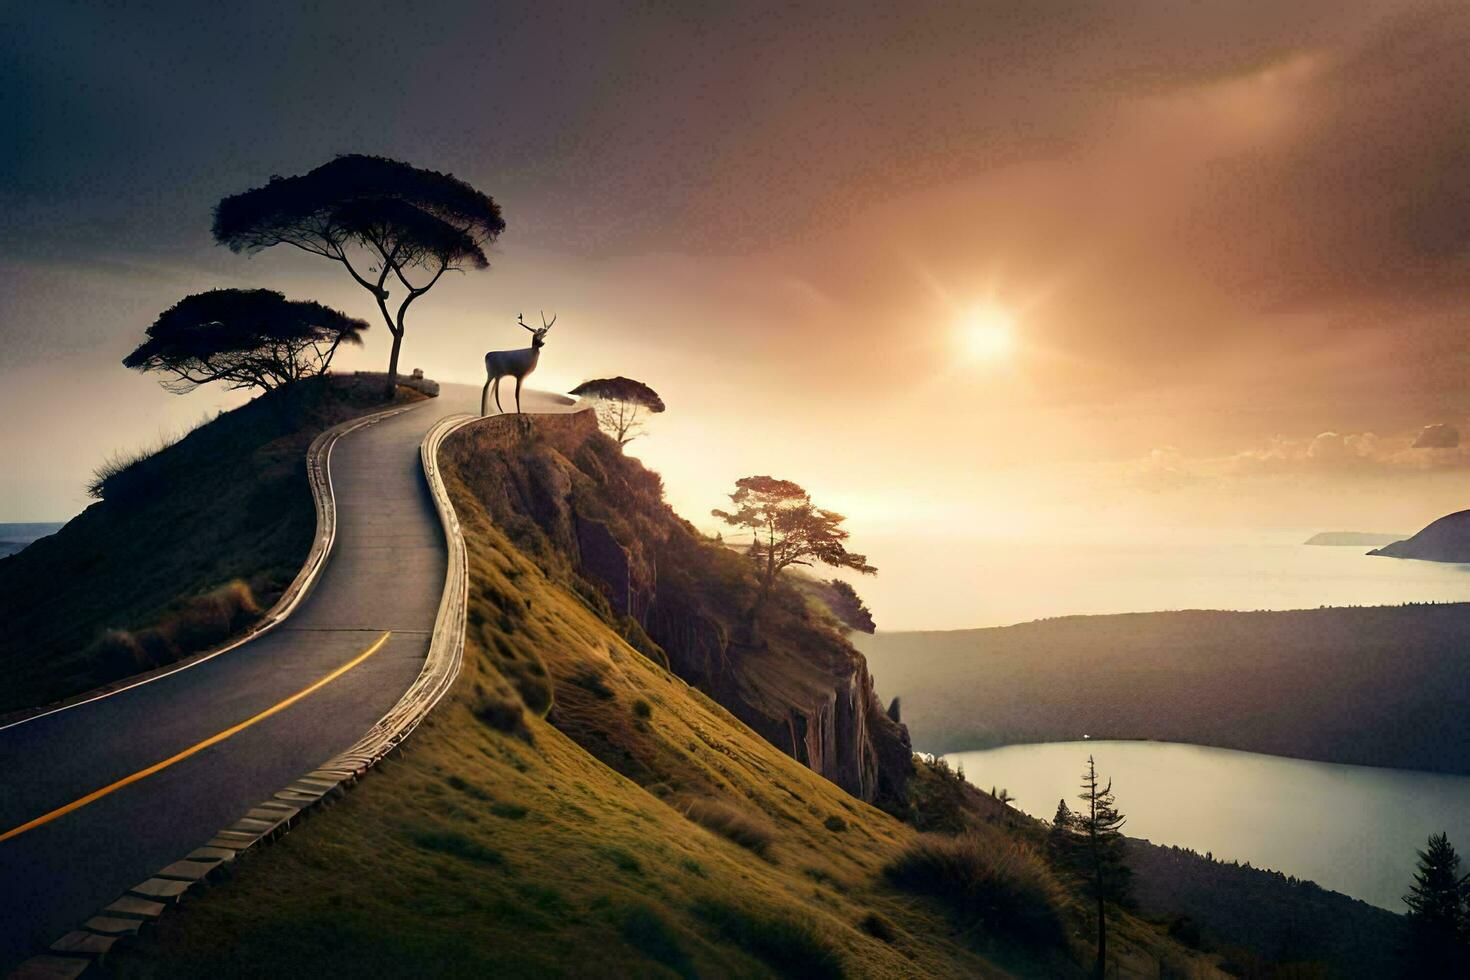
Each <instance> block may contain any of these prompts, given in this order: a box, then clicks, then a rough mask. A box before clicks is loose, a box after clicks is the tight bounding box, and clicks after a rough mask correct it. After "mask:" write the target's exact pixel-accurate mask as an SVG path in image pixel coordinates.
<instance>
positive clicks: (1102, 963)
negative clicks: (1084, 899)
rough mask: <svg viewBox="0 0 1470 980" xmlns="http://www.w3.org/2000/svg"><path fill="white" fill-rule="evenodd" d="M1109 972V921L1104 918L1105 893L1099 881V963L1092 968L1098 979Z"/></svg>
mask: <svg viewBox="0 0 1470 980" xmlns="http://www.w3.org/2000/svg"><path fill="white" fill-rule="evenodd" d="M1107 973H1108V922H1107V919H1105V918H1103V894H1102V882H1101V881H1099V882H1098V889H1097V963H1096V965H1095V966H1093V968H1092V975H1093V976H1094V977H1096V978H1097V980H1103V978H1104V977H1106V976H1107Z"/></svg>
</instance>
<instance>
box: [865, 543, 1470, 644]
mask: <svg viewBox="0 0 1470 980" xmlns="http://www.w3.org/2000/svg"><path fill="white" fill-rule="evenodd" d="M1321 530H1333V529H1330V528H1297V529H1284V530H1269V531H1253V530H1252V531H1242V530H1230V531H1222V530H1198V529H1157V530H1152V531H1150V530H1135V529H1129V530H1123V529H1119V530H1117V531H1112V530H1109V529H1100V530H1097V531H1094V532H1090V533H1088V534H1085V535H1065V536H1058V537H1054V538H1036V539H1028V538H1025V537H1000V536H996V537H964V536H963V535H957V536H955V537H948V538H944V539H938V538H935V539H932V540H926V539H922V538H916V537H913V536H908V537H905V538H904V539H903V540H902V541H899V540H887V539H885V538H881V537H880V538H877V539H875V540H872V541H865V542H864V545H865V546H866V547H867V549H868V553H869V556H870V558H871V560H872V561H873V563H874V564H876V565H878V567H879V569H880V571H879V574H878V575H877V576H876V577H863V578H854V579H853V580H852V581H853V583H854V584H855V585H856V586H857V588H858V591H859V593H860V594H861V595H862V596H863V597H864V598H865V599H866V600H867V601H868V605H869V606H870V607H871V608H872V609H873V612H874V614H875V617H876V618H877V621H878V628H879V629H882V630H918V629H923V630H939V629H971V628H976V627H982V626H1008V625H1010V624H1012V623H1021V622H1026V621H1029V620H1033V619H1043V618H1046V617H1050V616H1066V615H1073V614H1091V613H1125V612H1157V611H1161V610H1170V609H1233V610H1254V609H1312V608H1316V607H1318V606H1352V605H1385V604H1397V603H1403V602H1462V601H1470V565H1451V564H1445V563H1442V562H1426V561H1406V560H1403V559H1398V558H1381V557H1377V556H1369V555H1367V554H1366V552H1367V551H1368V549H1367V548H1357V547H1325V546H1320V545H1307V544H1304V543H1303V542H1305V541H1306V540H1307V539H1308V538H1309V537H1311V536H1312V535H1313V534H1315V533H1317V532H1318V531H1321ZM1390 530H1392V529H1390Z"/></svg>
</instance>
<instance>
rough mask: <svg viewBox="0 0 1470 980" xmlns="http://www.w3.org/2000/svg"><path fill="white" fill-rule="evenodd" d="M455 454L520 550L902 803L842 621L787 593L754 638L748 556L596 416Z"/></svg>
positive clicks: (540, 424)
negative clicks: (680, 509)
mask: <svg viewBox="0 0 1470 980" xmlns="http://www.w3.org/2000/svg"><path fill="white" fill-rule="evenodd" d="M446 452H449V453H453V454H454V455H455V461H456V464H457V465H458V466H459V467H460V472H461V473H463V474H465V475H466V477H467V480H468V482H469V483H470V485H471V489H472V490H473V492H474V493H475V494H476V495H477V496H478V497H479V498H480V499H481V500H482V501H483V502H484V503H485V505H486V507H487V509H488V510H489V512H490V513H491V515H492V516H493V517H494V519H495V521H496V522H497V524H498V525H499V526H500V527H501V528H502V529H503V530H504V531H506V532H507V534H508V535H509V536H510V537H511V538H512V539H513V540H514V541H515V543H516V545H517V546H518V547H519V548H521V550H522V551H524V552H526V553H527V554H529V555H530V556H532V557H533V558H534V559H535V560H536V561H537V562H538V563H539V564H540V565H541V566H542V568H543V569H544V570H546V571H547V572H548V574H550V575H552V576H553V577H557V578H560V579H562V580H563V581H564V582H565V583H566V584H568V585H569V586H570V587H572V588H573V589H575V590H576V591H578V592H579V593H580V594H582V595H583V597H584V598H585V599H587V600H588V601H589V604H591V605H593V606H594V607H595V608H597V609H598V610H599V612H600V613H601V614H602V615H603V617H604V618H605V619H607V620H608V622H609V623H611V624H612V625H613V626H614V627H615V628H616V629H618V630H619V631H620V632H621V633H622V634H623V635H624V636H625V637H627V638H628V639H629V641H630V642H632V643H633V645H634V646H639V647H641V648H643V649H645V650H646V651H648V652H649V653H650V655H651V656H653V657H654V658H655V659H658V658H660V657H661V656H662V657H666V658H667V663H668V666H669V668H670V669H671V670H672V671H673V672H674V673H676V674H678V675H679V676H680V677H682V678H684V679H685V680H686V681H688V682H689V683H691V684H693V685H695V686H696V687H698V688H700V689H701V690H703V691H704V692H705V693H706V694H708V695H709V696H710V697H712V698H713V699H714V700H716V701H718V702H719V703H720V704H721V705H723V706H724V707H725V708H726V709H727V710H729V711H730V712H731V713H732V714H734V715H735V716H736V717H737V718H739V719H740V720H741V721H743V722H744V723H745V724H747V725H749V726H750V727H751V728H752V729H754V730H755V731H756V732H757V733H759V734H760V735H761V736H762V737H763V738H765V739H766V740H767V741H769V742H770V743H771V744H773V745H775V746H777V747H778V748H780V749H781V750H782V751H784V752H786V753H788V754H790V755H791V756H793V757H794V758H796V759H797V760H798V761H800V762H802V763H803V764H804V765H806V766H808V767H810V768H811V769H813V770H814V771H816V772H818V773H820V774H822V775H823V776H825V777H827V778H828V779H830V780H831V781H833V782H834V783H836V784H837V785H839V786H841V787H842V788H844V789H846V790H847V791H848V792H850V793H852V794H853V795H855V796H858V797H860V798H862V799H864V800H868V801H870V802H880V803H881V802H898V801H901V800H902V799H903V798H904V790H905V784H906V782H907V779H908V774H909V772H910V771H911V768H912V761H911V754H912V753H911V749H910V746H909V738H908V731H907V729H906V728H905V727H904V726H903V725H901V724H899V723H898V722H896V721H894V720H893V719H890V718H889V717H888V715H887V714H886V713H885V712H884V711H883V708H882V705H881V703H880V702H879V700H878V697H877V695H876V693H875V689H874V684H873V678H872V675H871V674H870V673H869V672H868V667H867V662H866V661H865V660H864V659H863V656H862V655H861V654H860V653H858V652H857V651H856V650H855V649H853V647H852V646H851V645H850V644H849V643H848V642H847V640H846V638H845V636H844V634H843V632H842V630H841V629H840V627H839V626H838V625H837V624H836V622H835V621H834V620H832V619H831V618H830V617H829V616H828V615H827V614H826V612H825V611H824V610H819V609H817V608H815V606H814V605H813V604H810V603H808V602H807V601H806V600H805V599H804V598H803V596H802V594H801V593H800V592H799V591H798V590H797V589H795V588H792V587H789V586H788V587H785V588H782V589H779V590H778V592H777V594H776V595H775V596H774V597H773V599H772V601H771V602H770V603H769V606H768V611H767V613H766V614H765V615H764V622H763V625H762V628H761V630H760V632H759V636H757V635H755V633H754V632H753V631H752V630H751V629H750V628H749V626H748V625H747V624H746V622H745V619H744V616H743V611H744V610H746V609H748V608H749V606H750V603H751V600H752V598H753V595H754V582H753V579H752V577H751V575H750V572H749V570H748V569H747V568H746V559H745V558H744V557H743V556H741V555H738V554H736V553H734V552H732V551H730V550H729V549H727V548H725V547H723V546H721V545H719V544H717V543H715V542H712V541H710V540H708V539H706V538H704V537H703V536H702V535H700V534H699V533H698V532H696V531H695V530H694V529H693V528H692V527H691V526H690V525H689V524H688V523H687V522H685V521H683V520H682V519H680V518H679V517H678V515H676V514H675V513H674V512H673V511H672V510H671V509H670V508H669V507H668V505H666V504H665V503H664V502H663V488H662V482H661V481H660V480H659V478H658V475H657V474H655V473H652V472H650V471H648V470H646V469H644V468H643V466H642V465H641V464H639V463H638V462H637V461H635V460H631V459H628V458H627V457H625V456H624V455H623V454H622V451H621V450H620V449H619V448H618V447H617V445H616V444H615V443H614V442H613V441H612V440H610V439H608V438H607V437H605V436H603V435H602V434H601V433H600V432H599V431H598V430H597V424H596V420H595V418H594V417H593V415H592V413H591V412H580V413H577V414H574V415H568V416H549V417H537V418H535V419H529V418H527V419H520V420H517V423H516V424H515V425H514V426H495V427H484V428H481V429H474V430H467V431H466V432H463V433H461V434H460V435H458V436H456V437H455V439H454V440H453V441H452V442H451V443H450V444H449V445H448V446H447V447H446ZM649 641H651V642H649Z"/></svg>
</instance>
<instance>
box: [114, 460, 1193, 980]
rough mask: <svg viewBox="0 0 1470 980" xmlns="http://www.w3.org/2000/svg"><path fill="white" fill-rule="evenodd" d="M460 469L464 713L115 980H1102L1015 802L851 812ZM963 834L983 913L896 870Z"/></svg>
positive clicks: (850, 803)
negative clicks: (1090, 968)
mask: <svg viewBox="0 0 1470 980" xmlns="http://www.w3.org/2000/svg"><path fill="white" fill-rule="evenodd" d="M449 480H450V483H451V489H452V491H453V494H454V497H455V500H456V506H457V508H458V511H459V515H460V518H461V521H462V523H463V526H464V531H465V535H466V539H467V543H468V547H469V557H470V577H471V588H470V608H469V628H468V632H467V649H466V662H465V667H464V671H463V673H462V674H461V676H460V678H459V680H458V682H457V683H456V685H455V687H454V689H453V691H452V692H451V694H450V695H449V697H448V698H446V700H445V702H443V703H442V704H441V705H440V706H439V707H438V708H437V709H436V710H435V713H434V714H433V716H431V718H430V719H429V720H428V722H426V723H425V725H424V726H423V727H422V728H420V730H419V731H418V732H417V733H416V734H415V735H414V737H413V738H412V739H411V740H410V742H409V743H408V745H407V747H406V749H405V750H404V752H403V753H402V754H401V755H399V756H398V757H397V758H396V759H395V760H393V761H390V762H388V763H385V764H384V765H382V766H380V767H379V769H378V770H376V771H375V772H374V773H373V774H371V775H370V776H369V777H367V779H366V780H365V781H364V783H363V785H361V786H360V787H359V788H358V789H356V790H355V791H354V792H352V793H351V794H349V795H348V796H347V797H346V799H345V800H344V801H343V802H341V803H339V804H338V805H336V806H334V807H333V808H331V809H330V810H327V811H326V812H324V813H322V814H320V815H318V816H315V817H313V818H312V819H311V820H310V821H308V822H307V823H305V824H304V825H303V826H302V827H300V828H299V829H297V830H296V831H294V832H293V833H292V834H291V835H289V836H288V837H287V838H285V839H284V840H283V841H282V842H280V843H278V844H276V845H274V846H272V847H270V848H267V849H264V850H263V851H261V852H260V853H258V854H251V855H246V856H245V857H244V858H242V859H241V860H240V861H239V862H238V864H237V868H236V873H235V877H234V880H233V881H231V882H230V883H229V884H227V885H225V886H224V887H219V888H214V889H211V890H209V891H208V892H207V893H206V894H204V895H203V896H202V897H201V898H199V899H198V900H196V901H193V902H191V903H190V905H189V906H188V907H187V908H186V909H185V910H184V911H183V912H181V913H179V914H177V915H175V916H172V917H165V919H164V920H163V921H162V923H161V926H160V929H159V931H158V933H157V934H156V937H155V938H154V939H152V940H150V941H148V942H147V943H145V944H144V945H142V946H141V947H139V948H138V949H136V950H134V951H132V952H129V953H127V954H125V955H123V956H121V957H119V958H118V959H117V960H116V961H115V964H114V969H115V970H116V971H117V972H118V973H119V974H121V975H124V976H158V975H171V976H172V975H212V976H219V977H236V976H240V977H244V976H251V977H254V976H268V975H302V974H310V973H313V972H317V971H327V970H330V971H331V972H332V973H333V974H334V975H346V976H356V975H367V976H419V975H433V976H466V977H469V976H476V977H478V976H497V975H498V976H685V977H689V976H711V977H762V976H787V977H837V976H854V977H858V976H869V977H977V976H981V977H983V976H1000V975H1005V974H1006V973H1021V974H1024V975H1038V976H1057V977H1067V976H1083V975H1085V974H1086V970H1085V968H1084V966H1082V965H1079V964H1083V963H1085V962H1086V961H1087V959H1088V956H1089V954H1090V949H1089V947H1088V945H1087V942H1086V939H1085V938H1084V937H1085V936H1086V934H1087V925H1086V920H1085V917H1084V915H1083V912H1082V910H1081V909H1082V907H1081V904H1080V903H1079V902H1077V900H1076V899H1074V898H1073V897H1071V896H1070V895H1069V894H1067V893H1066V891H1065V890H1064V889H1063V888H1062V886H1060V885H1058V884H1057V883H1056V881H1055V880H1054V879H1053V878H1052V877H1051V875H1050V872H1049V871H1047V869H1046V868H1045V867H1044V866H1043V865H1041V863H1040V862H1039V861H1038V860H1037V859H1036V858H1035V857H1034V855H1032V854H1031V852H1030V851H1029V850H1028V848H1027V842H1026V839H1025V833H1024V830H1017V829H1015V828H1013V827H1011V826H1010V824H1009V823H1008V821H1007V819H1006V814H1005V813H1000V814H997V813H995V812H989V813H988V814H987V812H986V811H985V810H984V809H982V808H980V806H979V805H978V804H976V802H975V797H976V796H977V794H974V791H973V790H972V789H969V788H967V787H964V786H963V785H962V784H958V783H956V782H955V781H954V780H952V779H948V778H945V777H944V776H943V775H942V774H937V773H936V772H935V771H934V770H933V769H932V768H930V767H921V768H920V770H919V771H918V773H917V774H916V775H915V778H914V780H913V781H912V782H911V784H910V786H909V799H910V804H911V807H912V816H913V818H914V822H915V823H917V824H918V825H919V827H921V828H922V829H924V830H929V831H932V832H933V834H934V835H937V836H924V835H921V834H920V833H919V830H918V829H916V827H915V826H913V825H911V824H908V823H904V822H900V821H899V820H898V819H895V818H894V817H892V816H890V815H888V814H886V813H884V812H882V811H880V810H878V809H876V808H874V807H872V806H869V805H867V804H865V803H862V802H861V801H859V800H857V799H855V798H854V797H852V796H850V795H849V794H848V793H846V792H844V791H842V790H841V789H840V788H838V787H837V786H836V785H835V784H834V783H832V782H830V781H829V780H827V779H824V778H822V777H821V776H819V775H817V774H816V773H814V772H812V771H811V770H810V769H808V768H806V767H805V766H803V765H801V764H800V763H799V762H797V761H796V760H795V759H793V758H792V757H791V756H789V755H787V754H785V753H784V752H782V751H780V750H778V749H777V748H775V747H774V746H772V745H771V744H770V743H768V742H767V741H765V740H764V739H762V738H761V737H760V736H758V735H757V734H756V733H755V732H754V731H753V730H752V729H750V728H749V727H747V726H746V725H744V724H743V723H741V722H740V721H739V720H737V719H736V718H735V717H734V716H733V715H731V714H730V713H729V712H728V711H726V710H725V709H724V708H722V707H721V706H720V705H719V704H717V703H715V702H714V701H713V700H711V699H710V698H709V697H708V696H706V695H704V694H702V693H701V692H700V691H698V690H697V689H695V688H694V687H692V686H690V685H689V684H687V683H685V682H684V681H683V680H682V679H680V678H679V677H677V676H675V675H674V674H673V673H671V672H670V671H669V670H667V669H666V668H665V667H664V666H662V665H661V663H659V662H657V660H656V659H655V658H651V657H650V656H648V655H646V654H644V653H640V652H639V651H638V650H637V649H635V648H634V647H633V646H631V645H629V643H628V642H627V641H626V640H625V639H623V637H622V636H620V635H619V634H618V632H616V631H615V630H613V629H612V628H610V626H609V624H608V622H607V621H606V620H605V619H604V618H603V614H602V611H601V610H600V608H599V600H598V599H597V598H596V597H593V596H587V595H580V594H578V593H577V592H576V591H574V590H571V589H568V588H564V587H562V586H561V585H560V584H558V583H557V582H555V581H553V580H552V579H551V578H549V577H548V576H547V574H546V573H545V572H544V571H543V570H542V568H541V566H540V565H539V564H538V562H537V561H535V560H533V559H532V558H530V557H528V556H527V555H525V554H523V553H522V552H521V551H520V550H519V549H517V548H516V547H515V545H513V544H512V543H511V541H510V539H509V538H508V537H507V536H506V535H505V534H504V533H502V531H501V530H500V529H499V528H498V527H496V526H494V525H492V523H491V521H490V520H489V518H488V512H487V508H486V505H485V502H484V500H483V499H482V497H481V495H480V492H481V491H482V490H484V489H486V488H481V487H472V486H470V485H467V484H466V483H465V482H463V481H461V480H460V478H459V476H458V475H456V474H455V473H454V472H453V471H450V472H449ZM709 586H710V587H714V585H713V584H712V583H709ZM992 806H994V804H992ZM1013 818H1014V819H1015V820H1020V821H1021V822H1022V824H1024V820H1023V818H1019V817H1013ZM1017 826H1020V824H1018V825H1017ZM965 829H968V831H969V833H970V836H969V837H967V838H965V839H966V840H967V841H969V842H971V844H970V846H972V848H973V850H974V851H975V852H976V855H975V860H976V861H977V862H978V863H979V864H980V865H983V866H984V867H985V868H986V869H988V870H987V875H988V877H987V878H986V879H985V880H986V881H987V882H990V885H989V888H990V890H989V891H988V892H987V893H986V899H987V900H986V901H985V902H983V903H981V905H979V906H975V905H974V903H973V900H971V901H970V904H969V905H966V904H965V903H963V902H962V903H960V904H959V905H955V904H946V898H948V899H949V901H950V902H953V901H954V899H955V895H954V893H953V892H949V893H946V892H945V891H944V889H943V888H935V887H928V886H926V885H925V883H924V880H923V875H922V874H918V873H917V872H914V873H911V874H910V875H909V876H908V877H907V878H905V880H904V881H899V880H898V879H897V878H895V877H893V876H892V875H891V874H890V873H885V869H893V868H896V867H899V866H904V867H908V868H909V870H910V872H913V868H914V865H915V864H916V860H915V859H914V857H913V855H914V849H915V848H919V849H921V852H920V853H927V852H923V851H922V849H923V848H925V847H928V848H931V849H932V848H933V847H935V846H937V845H936V844H935V842H936V841H942V840H947V839H949V837H948V836H947V835H949V834H952V833H953V832H955V831H959V830H965ZM905 854H909V855H910V858H909V860H908V861H907V862H906V863H905V862H900V858H901V857H902V856H903V855H905ZM915 875H917V877H915ZM977 909H978V911H977ZM967 910H968V911H967ZM1118 928H1119V935H1118V937H1117V938H1116V940H1115V941H1114V942H1115V952H1116V961H1115V965H1116V970H1117V975H1120V976H1140V977H1141V976H1148V977H1155V976H1161V975H1162V976H1176V977H1179V976H1209V975H1213V974H1214V971H1213V969H1212V968H1211V966H1210V964H1209V962H1208V960H1207V959H1205V958H1204V957H1202V956H1200V955H1198V954H1195V953H1192V952H1190V951H1188V950H1185V949H1184V948H1182V947H1180V946H1179V945H1178V944H1176V943H1174V942H1173V941H1172V940H1170V939H1169V938H1168V937H1167V936H1166V935H1165V934H1164V932H1163V930H1162V928H1161V927H1155V926H1152V925H1149V924H1146V923H1143V922H1141V921H1138V920H1136V919H1132V918H1129V917H1126V916H1125V917H1123V918H1122V919H1121V921H1120V924H1119V927H1118ZM223 937H228V938H227V940H225V939H223Z"/></svg>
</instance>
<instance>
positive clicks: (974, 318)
mask: <svg viewBox="0 0 1470 980" xmlns="http://www.w3.org/2000/svg"><path fill="white" fill-rule="evenodd" d="M959 340H960V346H961V347H962V348H963V349H964V351H965V354H966V356H968V357H969V359H970V360H972V361H1000V360H1004V359H1005V358H1006V357H1009V356H1010V353H1011V351H1013V350H1014V349H1015V346H1016V320H1015V317H1013V316H1012V315H1011V314H1010V313H1008V312H1006V311H1005V310H1002V309H1000V308H998V307H994V306H982V307H978V308H977V309H973V310H971V311H970V312H969V313H967V314H965V315H964V317H963V318H961V320H960V322H959Z"/></svg>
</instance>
